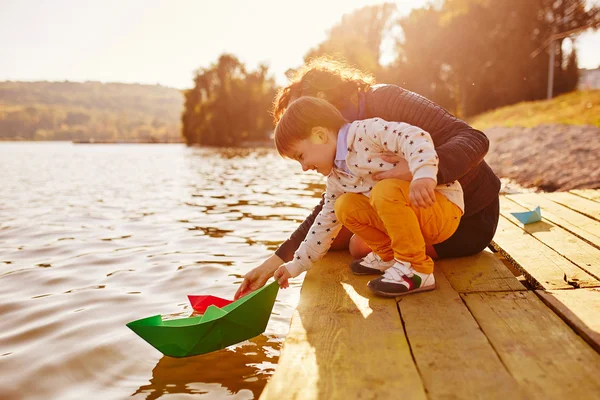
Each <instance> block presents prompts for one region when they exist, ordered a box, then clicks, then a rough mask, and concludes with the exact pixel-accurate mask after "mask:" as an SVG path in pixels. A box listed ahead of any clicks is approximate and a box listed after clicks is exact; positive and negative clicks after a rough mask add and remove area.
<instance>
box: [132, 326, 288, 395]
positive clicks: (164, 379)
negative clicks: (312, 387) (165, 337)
mask: <svg viewBox="0 0 600 400" xmlns="http://www.w3.org/2000/svg"><path fill="white" fill-rule="evenodd" d="M280 347H281V340H280V339H277V338H275V337H269V336H265V335H260V336H258V337H256V338H254V339H251V340H250V341H247V342H244V343H243V344H241V345H238V346H232V347H230V348H228V349H224V350H220V351H217V352H214V353H209V354H204V355H201V356H195V357H188V358H172V357H162V358H161V359H160V360H159V361H158V363H157V364H156V366H155V367H154V368H153V369H152V378H150V382H149V383H146V384H143V385H141V386H140V387H139V388H138V389H137V390H136V391H135V393H133V394H132V395H131V396H132V397H133V398H134V399H135V398H143V399H146V400H155V399H158V398H159V397H161V396H162V395H165V394H205V393H212V395H217V394H221V395H223V394H226V395H240V396H238V397H236V398H247V399H252V398H258V397H259V396H260V393H261V392H262V390H263V388H264V386H265V385H266V383H267V379H268V377H269V376H270V375H271V374H272V373H273V372H274V369H275V364H276V362H277V359H278V357H279V350H280ZM211 397H213V396H211Z"/></svg>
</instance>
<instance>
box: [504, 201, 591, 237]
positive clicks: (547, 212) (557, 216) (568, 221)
mask: <svg viewBox="0 0 600 400" xmlns="http://www.w3.org/2000/svg"><path fill="white" fill-rule="evenodd" d="M507 197H508V198H509V199H511V200H512V201H514V202H515V203H518V204H520V205H522V206H523V207H526V208H529V209H533V208H535V207H537V206H538V205H539V206H540V207H541V209H542V216H543V218H545V219H547V220H548V221H552V222H553V223H555V224H556V225H558V226H561V227H563V228H564V229H566V230H568V231H569V232H571V233H573V234H574V235H577V236H579V237H580V238H582V239H584V240H585V241H587V242H588V243H590V244H592V245H594V246H596V247H600V221H596V220H594V219H592V218H589V217H587V216H585V215H583V214H580V213H578V212H576V211H573V210H571V209H570V208H567V207H565V206H563V205H561V204H558V203H555V202H553V201H551V200H549V199H547V198H546V197H543V196H540V195H539V194H535V193H525V194H517V195H510V196H507Z"/></svg>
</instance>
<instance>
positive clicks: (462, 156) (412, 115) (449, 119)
mask: <svg viewBox="0 0 600 400" xmlns="http://www.w3.org/2000/svg"><path fill="white" fill-rule="evenodd" d="M366 105H367V117H370V118H372V117H380V118H383V119H385V120H387V121H398V122H406V123H407V124H410V125H415V126H417V127H419V128H421V129H423V130H425V131H427V132H429V134H430V135H431V137H432V139H433V142H434V144H435V149H436V151H437V153H438V156H439V159H440V162H439V169H438V174H437V181H438V184H443V183H449V182H453V181H455V180H458V179H460V178H461V177H462V176H464V175H465V174H466V173H467V172H468V171H469V170H470V169H472V168H473V167H475V166H476V165H478V164H479V163H480V162H481V161H482V160H483V157H484V156H485V155H486V153H487V151H488V149H489V141H488V138H487V137H486V136H485V134H483V132H481V131H478V130H476V129H474V128H472V127H471V126H469V125H468V124H467V123H465V122H464V121H462V120H460V119H458V118H456V117H455V116H453V115H452V114H450V113H449V112H448V111H446V110H445V109H444V108H442V107H440V106H438V105H437V104H435V103H433V102H432V101H430V100H428V99H426V98H425V97H423V96H420V95H418V94H416V93H413V92H411V91H408V90H405V89H403V88H401V87H399V86H396V85H379V86H374V87H373V88H372V90H371V92H370V93H368V94H367V100H366Z"/></svg>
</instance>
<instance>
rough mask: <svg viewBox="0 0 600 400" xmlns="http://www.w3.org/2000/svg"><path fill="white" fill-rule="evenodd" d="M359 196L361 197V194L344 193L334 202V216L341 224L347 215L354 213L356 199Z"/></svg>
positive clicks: (356, 203)
mask: <svg viewBox="0 0 600 400" xmlns="http://www.w3.org/2000/svg"><path fill="white" fill-rule="evenodd" d="M359 196H362V194H357V193H345V194H343V195H341V196H340V197H338V199H337V200H336V201H335V205H334V206H333V209H334V211H335V216H336V217H337V218H338V219H339V220H340V222H341V223H342V224H344V222H345V221H346V220H347V218H348V215H350V214H351V213H352V212H353V211H355V209H356V207H357V205H358V201H357V199H358V197H359Z"/></svg>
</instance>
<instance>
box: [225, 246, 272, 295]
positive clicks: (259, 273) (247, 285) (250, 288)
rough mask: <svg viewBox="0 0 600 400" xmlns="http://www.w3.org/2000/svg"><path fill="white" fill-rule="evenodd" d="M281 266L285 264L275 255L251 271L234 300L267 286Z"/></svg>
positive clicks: (245, 277) (245, 276)
mask: <svg viewBox="0 0 600 400" xmlns="http://www.w3.org/2000/svg"><path fill="white" fill-rule="evenodd" d="M281 264H283V260H282V259H281V258H279V257H278V256H277V255H275V254H273V255H272V256H271V257H269V258H267V259H266V260H265V262H263V263H262V264H261V265H259V266H258V267H256V268H254V269H253V270H250V271H249V272H248V273H247V274H246V275H244V281H243V282H242V284H241V285H240V287H239V288H238V290H237V292H236V293H235V296H234V298H233V299H234V300H237V299H239V298H241V297H244V296H245V295H247V294H249V293H252V292H254V291H255V290H258V289H260V288H261V287H263V286H265V283H267V281H268V280H269V278H271V277H272V276H273V272H275V271H276V270H277V268H279V266H280V265H281Z"/></svg>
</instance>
